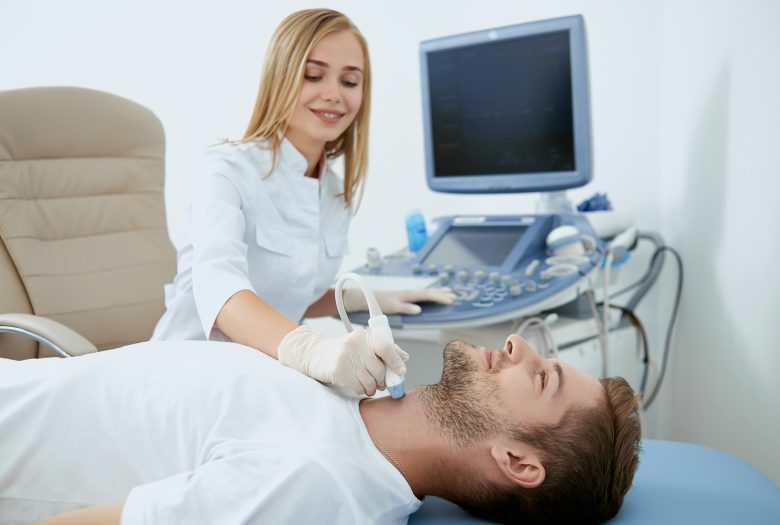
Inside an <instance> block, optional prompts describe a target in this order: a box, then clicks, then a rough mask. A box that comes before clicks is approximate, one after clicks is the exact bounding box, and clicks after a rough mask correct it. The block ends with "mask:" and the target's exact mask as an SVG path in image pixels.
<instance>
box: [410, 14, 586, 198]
mask: <svg viewBox="0 0 780 525" xmlns="http://www.w3.org/2000/svg"><path fill="white" fill-rule="evenodd" d="M420 64H421V78H422V100H423V123H424V137H425V165H426V177H427V182H428V186H429V187H430V188H431V189H432V190H434V191H441V192H452V193H525V192H559V191H562V190H566V189H569V188H575V187H578V186H583V185H584V184H586V183H587V182H588V181H590V179H591V138H590V110H589V95H588V68H587V53H586V48H585V26H584V22H583V19H582V17H581V16H568V17H563V18H556V19H551V20H542V21H537V22H528V23H523V24H517V25H512V26H506V27H499V28H495V29H489V30H484V31H476V32H472V33H466V34H461V35H455V36H449V37H444V38H437V39H434V40H427V41H424V42H422V43H421V44H420Z"/></svg>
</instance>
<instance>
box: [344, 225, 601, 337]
mask: <svg viewBox="0 0 780 525" xmlns="http://www.w3.org/2000/svg"><path fill="white" fill-rule="evenodd" d="M438 224H439V227H438V229H437V230H436V233H435V234H434V235H432V236H431V237H430V238H429V239H428V242H427V243H426V244H425V245H424V246H423V247H422V249H421V250H420V251H419V252H417V253H416V254H413V255H411V256H409V257H382V256H381V254H379V252H378V251H377V250H375V249H369V251H368V253H367V260H366V264H365V265H364V266H362V267H360V268H357V269H355V270H354V271H355V272H356V273H359V274H362V275H364V276H366V278H367V279H368V282H369V286H371V287H372V288H374V289H375V290H382V289H399V288H400V287H399V286H397V283H399V282H401V283H403V284H404V285H405V286H403V288H407V289H408V288H409V287H410V283H415V282H419V283H420V284H421V285H422V286H421V287H449V288H451V289H452V290H453V291H454V292H455V293H456V295H457V300H456V302H455V303H454V304H452V305H438V304H422V313H421V314H419V315H413V316H388V318H389V319H390V322H391V325H393V326H394V327H406V328H414V327H417V328H445V327H447V326H460V327H464V326H479V325H486V324H493V323H497V322H501V321H506V320H508V319H514V318H518V317H523V316H527V315H532V314H535V313H538V312H540V311H544V310H549V309H551V308H555V307H556V306H560V305H562V304H565V303H568V302H570V301H572V300H574V299H576V297H577V296H578V295H579V294H580V293H583V292H584V291H586V290H587V289H588V288H589V285H588V279H587V277H588V275H589V274H590V273H591V272H592V271H593V270H594V269H595V268H597V267H598V264H599V263H600V262H601V259H602V256H603V253H604V249H605V246H604V244H603V242H602V241H601V240H600V239H599V238H598V237H597V236H596V233H595V232H594V231H593V229H592V228H591V226H590V224H589V223H588V220H587V219H586V218H585V217H584V216H582V215H578V214H569V213H565V214H551V215H511V216H509V215H507V216H455V217H444V218H440V219H438ZM383 284H384V285H383ZM363 317H366V318H365V319H363ZM350 318H354V320H355V321H356V322H360V323H365V322H366V320H367V316H365V315H363V316H360V315H351V316H350Z"/></svg>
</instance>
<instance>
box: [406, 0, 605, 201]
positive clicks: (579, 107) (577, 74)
mask: <svg viewBox="0 0 780 525" xmlns="http://www.w3.org/2000/svg"><path fill="white" fill-rule="evenodd" d="M558 31H568V32H569V56H570V67H571V81H572V115H573V119H574V158H575V166H576V168H575V169H574V170H571V171H552V172H532V173H512V174H489V173H488V174H483V175H452V176H438V177H437V176H436V175H435V169H434V154H433V128H432V124H431V111H430V109H431V101H430V86H429V78H428V53H431V52H433V51H442V50H450V49H457V48H460V47H466V46H471V45H479V44H484V43H486V42H498V41H501V40H509V39H513V38H518V37H524V36H532V35H539V34H544V33H551V32H558ZM420 80H421V82H420V84H421V87H422V106H423V138H424V149H425V178H426V181H427V183H428V187H429V188H430V189H431V190H433V191H438V192H445V193H530V192H547V191H562V190H566V189H571V188H577V187H580V186H584V185H585V184H587V183H588V182H590V180H591V177H592V156H591V129H590V91H589V85H588V84H589V82H588V65H587V49H586V42H585V22H584V20H583V17H582V16H581V15H573V16H566V17H560V18H553V19H549V20H539V21H533V22H524V23H521V24H515V25H511V26H504V27H497V28H493V29H485V30H482V31H474V32H470V33H463V34H459V35H453V36H447V37H442V38H436V39H431V40H425V41H423V42H421V43H420Z"/></svg>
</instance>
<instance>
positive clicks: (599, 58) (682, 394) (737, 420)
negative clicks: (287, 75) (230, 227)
mask: <svg viewBox="0 0 780 525" xmlns="http://www.w3.org/2000/svg"><path fill="white" fill-rule="evenodd" d="M0 1H2V3H0V15H1V16H2V20H3V31H2V32H0V50H2V53H0V72H1V73H0V89H13V88H18V87H25V86H35V85H78V86H85V87H91V88H95V89H101V90H105V91H109V92H112V93H116V94H118V95H121V96H125V97H127V98H130V99H132V100H135V101H137V102H140V103H141V104H144V105H146V106H147V107H149V108H151V109H152V110H153V111H154V112H155V113H156V114H157V115H158V116H159V117H160V119H161V120H162V122H163V125H164V126H165V129H166V134H167V138H168V154H167V173H168V180H167V183H166V184H167V193H168V195H167V203H168V208H169V226H170V232H171V236H172V238H173V240H174V241H175V242H178V241H179V239H180V237H181V232H182V228H183V225H182V220H183V207H184V203H185V201H186V195H187V177H188V176H189V173H190V168H191V165H192V162H193V161H194V159H195V158H196V157H197V155H198V153H199V152H200V151H201V150H202V148H203V147H205V146H206V145H209V144H212V143H214V142H216V141H217V140H218V139H219V138H220V137H230V138H236V137H240V136H241V135H242V133H243V131H244V126H245V125H246V122H247V121H248V118H249V114H250V112H251V109H252V104H253V101H254V96H255V91H256V89H257V83H258V76H259V69H260V64H261V61H262V57H263V53H264V50H265V46H266V44H267V42H268V39H269V37H270V35H271V33H272V31H273V29H274V28H275V27H276V25H277V24H278V23H279V21H281V19H282V18H283V17H284V16H285V15H287V14H288V13H290V12H292V11H294V10H296V9H299V8H304V7H314V6H319V5H321V3H320V2H305V1H288V2H256V1H255V2H250V1H239V0H228V1H222V2H216V1H212V2H203V1H201V2H198V1H189V2H184V1H178V2H173V1H171V2H153V1H150V0H144V1H133V2H130V1H126V2H102V1H99V0H93V1H89V0H71V1H70V2H57V1H55V0H49V1H35V0H33V1H28V2H11V1H10V0H8V1H6V0H0ZM678 4H679V5H678ZM328 5H329V6H331V7H333V8H336V9H339V10H342V11H344V12H345V13H347V14H348V15H350V16H351V17H352V18H353V20H354V21H355V22H356V23H357V25H358V26H359V27H360V28H361V30H362V31H363V33H364V34H365V35H366V37H367V39H368V41H369V46H370V51H371V60H372V65H373V67H374V78H375V83H374V90H373V113H372V124H371V125H372V128H371V139H372V142H371V150H370V155H371V163H370V173H369V181H368V186H367V193H366V198H365V200H364V203H363V207H362V208H361V210H360V212H359V213H358V216H357V217H356V219H355V222H354V223H353V229H352V232H351V234H350V241H351V245H352V253H351V255H349V256H348V257H347V258H346V259H345V264H344V268H350V267H354V266H356V265H358V264H361V263H362V260H363V254H364V253H365V250H366V248H368V247H369V246H372V245H374V246H376V247H378V248H379V249H380V250H391V249H395V248H397V247H400V246H401V245H402V244H403V243H404V241H405V237H404V228H403V216H404V213H405V212H406V210H407V208H409V207H411V206H417V207H420V208H421V209H422V211H423V212H424V213H425V214H426V216H427V217H429V218H430V217H435V216H438V215H445V214H451V213H478V212H490V213H513V212H528V211H532V209H533V203H534V200H535V196H523V195H521V196H516V195H514V196H513V195H501V196H489V197H485V196H472V197H467V196H454V195H442V194H434V193H432V192H430V191H429V190H428V189H427V188H426V186H425V182H424V173H423V151H422V129H421V127H422V126H421V110H420V87H419V72H418V67H419V66H418V57H417V46H418V43H419V41H420V40H423V39H426V38H433V37H438V36H444V35H450V34H455V33H459V32H464V31H471V30H476V29H483V28H488V27H494V26H500V25H506V24H513V23H518V22H523V21H527V20H534V19H540V18H548V17H554V16H562V15H568V14H574V13H582V14H583V15H584V16H585V20H586V25H587V33H588V45H589V61H590V77H591V105H592V118H593V140H594V144H593V147H594V168H595V171H594V181H593V182H592V183H591V184H589V185H588V186H587V187H585V188H582V189H578V190H575V191H571V192H569V195H570V198H572V200H574V201H575V202H576V201H579V200H581V199H582V198H584V197H587V196H589V195H591V194H592V193H594V192H596V191H606V192H608V193H609V196H610V198H611V200H612V202H613V203H614V205H615V206H616V208H617V209H619V210H624V211H625V210H629V211H631V212H633V213H634V215H635V217H636V219H637V224H638V225H639V226H640V227H641V228H646V229H650V230H658V231H660V232H661V233H662V234H663V235H664V236H665V237H666V239H667V240H668V241H669V243H671V244H672V245H674V246H677V247H679V248H680V250H681V252H682V254H683V257H684V258H685V264H686V278H687V281H686V289H685V296H684V302H683V306H682V311H681V317H680V324H679V331H678V334H677V338H676V343H675V345H674V353H673V355H672V366H671V368H670V375H669V377H668V378H667V382H666V384H665V385H664V388H663V389H662V391H661V396H660V398H659V400H658V401H657V403H656V405H655V406H654V407H653V408H652V409H651V411H650V413H649V414H648V418H647V428H648V433H649V434H650V435H651V436H655V437H667V438H673V439H683V440H691V441H696V442H701V443H707V444H711V445H714V446H716V447H718V448H721V449H723V450H726V451H729V452H732V453H734V454H736V455H738V456H740V457H742V458H744V459H746V460H748V461H749V462H751V463H752V464H754V465H756V466H757V467H759V468H760V469H762V470H763V471H764V472H765V473H767V474H768V475H770V476H771V477H772V478H773V479H774V480H775V481H777V482H780V460H778V457H780V455H778V454H777V453H776V452H775V446H776V444H777V443H780V418H778V416H777V413H778V412H777V405H778V404H779V403H778V402H780V391H779V390H778V389H779V388H780V387H779V386H778V385H780V381H778V380H777V379H776V378H775V377H776V376H775V371H777V370H778V369H780V353H778V351H777V350H775V348H774V345H772V336H773V335H774V334H773V333H772V332H771V327H772V325H773V317H774V316H775V315H777V314H780V308H778V298H777V297H778V292H779V291H780V286H778V277H777V275H778V274H777V273H776V272H773V266H774V264H773V263H774V261H776V260H778V251H779V250H780V249H779V248H778V244H777V243H776V242H772V241H773V236H775V235H776V232H777V226H776V225H778V224H780V220H778V219H780V217H778V213H780V212H778V207H777V206H776V205H774V202H772V200H771V199H773V197H775V196H776V195H778V193H779V192H778V191H777V190H778V184H780V183H779V182H778V167H777V166H778V163H777V162H776V161H775V160H774V159H773V153H774V152H775V151H776V150H777V148H778V146H780V141H778V138H779V137H780V134H779V133H778V132H777V129H776V122H777V121H780V111H778V101H777V98H776V96H775V97H773V95H774V94H775V93H777V92H780V89H778V88H779V87H780V86H778V83H780V80H779V78H778V75H780V72H778V68H777V56H778V50H779V49H778V42H780V38H778V37H777V36H775V35H776V34H777V31H776V30H774V28H775V27H777V25H778V24H777V23H778V21H780V20H778V18H779V17H778V4H777V3H775V2H772V1H765V2H761V1H758V0H753V1H743V2H740V3H739V4H737V3H728V2H721V3H715V4H714V5H713V4H712V2H705V1H703V0H696V1H692V2H691V1H689V2H673V1H670V2H656V3H650V2H641V1H639V0H631V1H622V2H614V1H608V0H600V1H590V2H588V1H566V0H549V1H547V2H532V1H515V2H507V1H506V0H480V1H471V2H456V3H453V2H451V1H427V2H420V1H410V0H397V1H394V2H378V1H377V2H361V1H358V0H341V1H333V2H328ZM453 5H455V6H457V8H455V9H453V8H452V7H451V6H453ZM772 190H774V191H772ZM377 224H383V225H386V226H385V227H384V228H383V230H382V235H381V237H378V236H375V235H374V232H373V230H372V227H374V226H375V225H377ZM666 272H667V275H665V278H664V280H663V281H664V282H663V283H662V286H660V287H659V290H658V291H656V292H654V293H653V294H651V297H650V298H649V299H648V300H647V301H646V303H645V304H644V305H642V307H641V308H640V315H641V316H642V318H643V319H644V320H645V321H646V323H647V325H648V327H649V328H650V337H651V343H653V345H654V346H655V348H656V350H657V349H658V347H659V346H660V343H661V341H662V329H663V328H664V327H665V323H666V319H667V316H668V304H669V300H670V293H669V292H670V290H669V287H670V285H671V282H672V278H671V277H672V276H673V272H672V271H671V269H668V270H666Z"/></svg>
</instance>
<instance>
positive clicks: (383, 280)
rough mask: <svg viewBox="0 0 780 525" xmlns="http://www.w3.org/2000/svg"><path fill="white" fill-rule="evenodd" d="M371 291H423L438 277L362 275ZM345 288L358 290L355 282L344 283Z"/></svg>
mask: <svg viewBox="0 0 780 525" xmlns="http://www.w3.org/2000/svg"><path fill="white" fill-rule="evenodd" d="M360 277H362V278H363V281H364V282H365V283H366V286H368V287H369V288H371V290H379V291H383V292H400V291H403V290H422V289H423V288H428V287H429V286H431V285H432V284H434V283H436V281H437V278H436V277H430V276H429V277H411V276H403V275H361V276H360ZM344 287H345V288H357V284H356V283H355V282H354V281H347V282H346V283H344Z"/></svg>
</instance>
